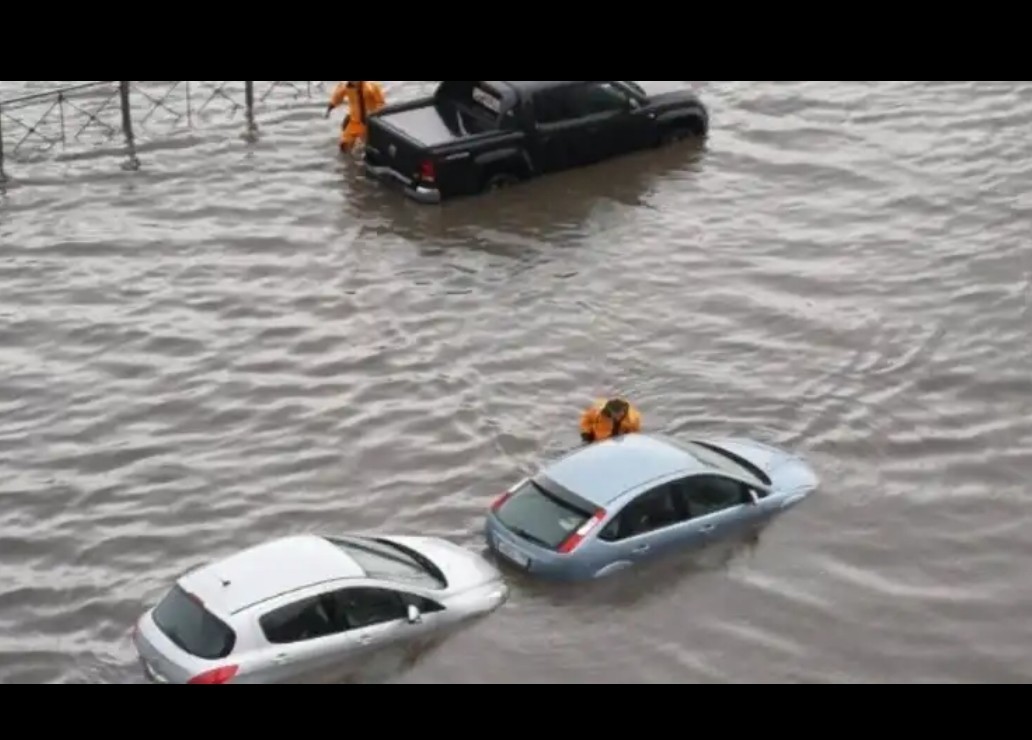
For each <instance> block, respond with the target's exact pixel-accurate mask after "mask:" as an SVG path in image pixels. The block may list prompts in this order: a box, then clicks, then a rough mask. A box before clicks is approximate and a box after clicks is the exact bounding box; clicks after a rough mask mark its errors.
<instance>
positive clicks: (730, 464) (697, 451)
mask: <svg viewBox="0 0 1032 740" xmlns="http://www.w3.org/2000/svg"><path fill="white" fill-rule="evenodd" d="M678 444H679V445H680V446H681V447H682V448H683V449H685V450H687V451H688V452H690V453H691V454H693V455H694V456H695V457H696V458H698V459H699V460H701V461H702V462H703V463H705V464H706V465H709V466H711V467H714V468H717V469H718V470H723V471H724V472H725V473H730V474H731V475H734V476H738V477H740V478H743V479H745V480H750V481H753V482H754V483H755V484H756V485H757V486H758V487H761V488H762V487H763V486H764V485H765V484H764V483H763V482H762V481H760V480H759V479H758V478H757V477H756V473H755V471H753V470H751V469H750V468H747V467H745V466H744V465H740V464H739V463H737V462H735V460H734V459H732V458H730V457H728V456H727V455H722V454H720V453H719V452H717V451H716V450H713V449H710V448H709V447H707V446H705V445H701V444H699V443H698V442H683V441H679V442H678Z"/></svg>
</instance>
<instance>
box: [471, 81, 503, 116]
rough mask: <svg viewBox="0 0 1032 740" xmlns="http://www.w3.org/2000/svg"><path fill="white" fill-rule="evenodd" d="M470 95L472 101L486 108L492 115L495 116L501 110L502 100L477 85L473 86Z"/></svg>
mask: <svg viewBox="0 0 1032 740" xmlns="http://www.w3.org/2000/svg"><path fill="white" fill-rule="evenodd" d="M470 97H471V98H472V99H473V102H474V103H476V104H477V105H479V106H480V107H482V108H485V109H487V111H488V112H489V113H491V114H492V115H495V116H497V115H498V114H500V113H501V112H502V101H501V100H499V99H498V98H497V97H495V96H494V95H493V94H491V93H490V92H488V91H487V90H485V89H484V88H482V87H480V86H479V85H475V86H474V87H473V91H472V93H471V94H470Z"/></svg>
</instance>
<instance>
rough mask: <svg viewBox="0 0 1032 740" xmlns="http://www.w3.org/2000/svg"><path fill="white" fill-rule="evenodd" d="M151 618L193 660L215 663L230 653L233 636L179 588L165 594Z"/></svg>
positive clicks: (201, 605) (229, 630)
mask: <svg viewBox="0 0 1032 740" xmlns="http://www.w3.org/2000/svg"><path fill="white" fill-rule="evenodd" d="M153 617H154V623H155V624H156V625H158V629H160V630H161V631H162V632H163V633H164V634H165V637H167V638H168V639H170V640H171V641H172V642H174V643H175V644H176V645H177V646H178V647H179V649H180V650H183V651H184V652H187V653H189V654H190V655H193V656H194V657H196V658H204V659H206V660H218V659H219V658H225V657H226V656H227V655H229V654H230V653H231V652H233V645H234V644H235V643H236V633H234V632H233V630H232V629H231V628H230V627H229V625H227V624H226V623H225V622H223V621H222V620H221V619H219V618H218V617H216V616H215V615H214V614H212V613H211V612H209V611H208V610H207V609H205V608H204V604H203V603H201V600H200V599H198V598H196V597H195V596H192V595H190V594H188V593H187V592H186V591H184V590H183V589H182V588H180V587H179V586H173V587H172V589H171V590H170V591H169V592H168V593H167V594H166V595H165V598H164V599H162V600H161V603H160V604H158V605H157V607H155V609H154V614H153Z"/></svg>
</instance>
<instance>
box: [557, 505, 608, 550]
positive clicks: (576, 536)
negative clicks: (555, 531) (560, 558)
mask: <svg viewBox="0 0 1032 740" xmlns="http://www.w3.org/2000/svg"><path fill="white" fill-rule="evenodd" d="M605 518H606V510H605V509H599V510H598V511H596V512H595V514H594V515H593V516H592V517H591V518H590V519H588V521H586V522H584V524H582V525H580V528H579V529H578V530H577V531H576V532H574V533H573V534H571V535H570V536H569V537H567V538H566V539H565V540H563V544H561V545H559V552H561V553H563V554H564V555H565V554H567V553H571V552H573V551H574V550H576V549H577V546H578V545H579V544H580V543H582V542H583V541H584V538H585V537H587V536H588V535H589V534H591V530H593V529H594V528H595V527H597V526H598V525H599V524H601V523H602V520H603V519H605Z"/></svg>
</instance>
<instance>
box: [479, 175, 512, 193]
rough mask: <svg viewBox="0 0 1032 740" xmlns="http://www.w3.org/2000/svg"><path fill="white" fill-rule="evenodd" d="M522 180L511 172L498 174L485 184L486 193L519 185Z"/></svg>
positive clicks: (488, 179)
mask: <svg viewBox="0 0 1032 740" xmlns="http://www.w3.org/2000/svg"><path fill="white" fill-rule="evenodd" d="M519 181H520V178H518V177H516V175H513V174H512V173H509V172H496V173H494V174H493V175H491V176H490V177H488V178H487V180H486V181H485V182H484V191H485V192H489V191H491V190H501V189H502V188H509V187H512V186H513V185H515V184H517V183H518V182H519Z"/></svg>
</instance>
